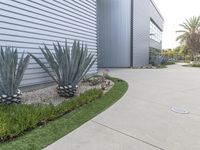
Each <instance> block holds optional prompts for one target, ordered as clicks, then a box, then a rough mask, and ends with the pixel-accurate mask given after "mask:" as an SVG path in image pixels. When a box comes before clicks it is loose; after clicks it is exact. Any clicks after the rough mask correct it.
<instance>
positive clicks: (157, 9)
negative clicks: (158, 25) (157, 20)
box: [150, 0, 164, 21]
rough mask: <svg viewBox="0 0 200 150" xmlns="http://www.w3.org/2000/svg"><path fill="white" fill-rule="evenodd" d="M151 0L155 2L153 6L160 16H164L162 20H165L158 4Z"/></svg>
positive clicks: (151, 0)
mask: <svg viewBox="0 0 200 150" xmlns="http://www.w3.org/2000/svg"><path fill="white" fill-rule="evenodd" d="M150 2H151V3H152V4H153V6H154V7H155V9H156V11H157V12H158V14H159V15H160V17H161V18H162V20H163V21H164V17H163V15H162V13H161V11H160V9H159V8H158V6H157V5H156V3H155V2H154V1H153V0H150Z"/></svg>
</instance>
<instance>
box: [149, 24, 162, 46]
mask: <svg viewBox="0 0 200 150" xmlns="http://www.w3.org/2000/svg"><path fill="white" fill-rule="evenodd" d="M150 38H151V39H152V40H155V41H156V42H159V43H160V42H161V41H162V31H161V30H160V29H159V28H158V27H157V26H156V25H155V23H154V22H153V21H150Z"/></svg>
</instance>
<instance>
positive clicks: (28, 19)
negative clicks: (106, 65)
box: [0, 0, 97, 86]
mask: <svg viewBox="0 0 200 150" xmlns="http://www.w3.org/2000/svg"><path fill="white" fill-rule="evenodd" d="M96 18H97V16H96V1H95V0H62V1H60V0H38V1H35V0H6V1H0V46H3V47H4V46H13V47H16V48H18V50H19V52H22V51H24V50H25V51H26V52H31V53H33V54H35V55H36V56H37V57H38V58H41V59H42V61H43V62H46V60H45V59H44V58H43V55H42V54H41V51H40V49H39V46H41V47H42V46H43V44H44V43H45V44H46V45H48V47H49V48H50V49H51V50H53V45H52V43H53V42H57V41H59V42H60V43H61V44H63V45H64V43H65V39H67V41H68V43H69V46H71V45H72V43H73V41H74V40H80V41H82V42H83V43H84V44H87V46H88V49H89V51H90V52H92V53H94V54H95V55H96V56H97V28H96V26H97V22H96ZM96 72H97V63H95V64H94V66H93V68H92V69H91V70H90V72H89V74H90V73H96ZM47 82H52V79H51V78H50V77H49V76H48V74H47V73H45V71H44V70H43V69H42V68H41V67H40V66H39V65H38V64H37V63H36V62H35V61H34V60H32V59H31V61H30V64H29V66H28V69H27V70H26V72H25V76H24V78H23V81H22V84H21V86H28V85H36V84H41V83H47Z"/></svg>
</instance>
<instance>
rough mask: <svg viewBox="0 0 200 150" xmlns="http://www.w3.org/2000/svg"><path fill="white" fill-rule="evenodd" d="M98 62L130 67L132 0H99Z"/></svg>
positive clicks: (104, 65)
mask: <svg viewBox="0 0 200 150" xmlns="http://www.w3.org/2000/svg"><path fill="white" fill-rule="evenodd" d="M97 14H98V50H99V51H98V59H99V60H98V63H99V66H100V67H130V31H131V28H130V25H131V19H130V18H131V1H130V0H97Z"/></svg>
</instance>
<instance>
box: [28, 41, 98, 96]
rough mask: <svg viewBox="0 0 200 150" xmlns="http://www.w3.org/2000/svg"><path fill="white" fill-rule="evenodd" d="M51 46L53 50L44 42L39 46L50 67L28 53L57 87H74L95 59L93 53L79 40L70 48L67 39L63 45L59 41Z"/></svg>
mask: <svg viewBox="0 0 200 150" xmlns="http://www.w3.org/2000/svg"><path fill="white" fill-rule="evenodd" d="M53 46H54V51H51V50H50V49H49V48H48V47H47V46H46V45H45V44H44V48H40V49H41V51H42V53H43V55H44V57H45V59H46V60H47V62H48V64H49V66H50V69H49V67H47V66H46V65H45V64H44V63H43V62H42V61H41V60H40V59H38V58H37V57H36V56H34V55H33V54H30V55H31V56H32V57H33V59H35V61H36V62H37V63H38V64H39V65H40V66H41V67H42V68H43V69H44V70H45V71H46V72H47V73H48V74H49V76H50V77H51V78H52V79H53V80H54V81H55V82H57V84H58V86H59V87H61V88H65V87H66V89H68V88H75V87H76V86H77V85H78V83H79V82H80V80H81V79H82V78H83V77H84V76H85V74H86V73H87V72H88V71H89V69H90V68H91V67H92V65H93V64H94V62H95V61H96V59H95V58H94V54H92V53H88V49H87V46H84V45H83V44H80V42H79V41H78V42H77V41H74V43H73V45H72V48H70V47H68V45H67V41H66V42H65V46H61V44H60V43H59V42H57V44H53ZM72 95H73V94H72Z"/></svg>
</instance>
